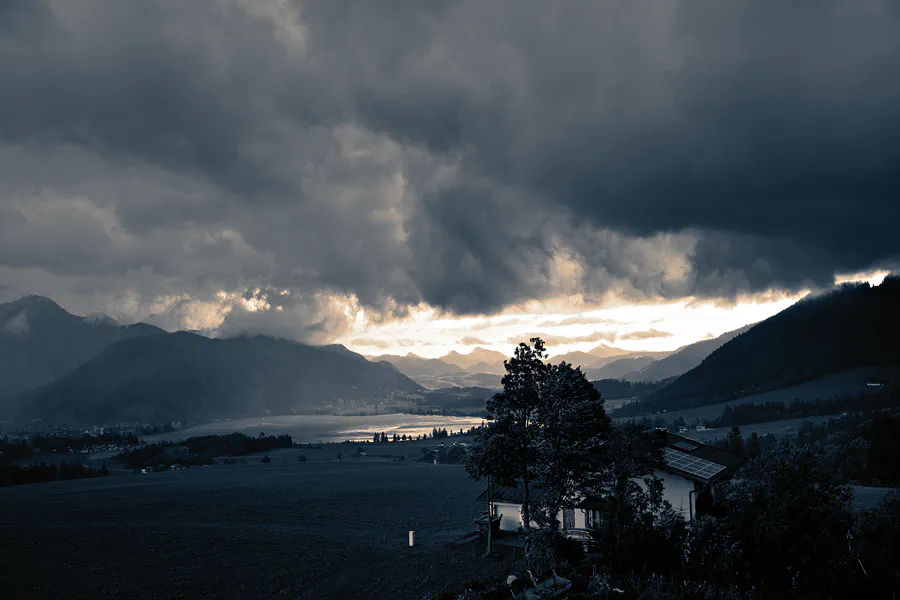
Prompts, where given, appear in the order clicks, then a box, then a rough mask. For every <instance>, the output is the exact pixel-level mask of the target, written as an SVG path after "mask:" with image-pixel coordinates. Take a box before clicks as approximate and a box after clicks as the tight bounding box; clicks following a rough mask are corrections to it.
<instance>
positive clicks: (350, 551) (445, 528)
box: [0, 446, 508, 598]
mask: <svg viewBox="0 0 900 600" xmlns="http://www.w3.org/2000/svg"><path fill="white" fill-rule="evenodd" d="M339 449H340V447H337V446H329V447H326V449H325V450H320V451H315V450H306V449H304V450H284V451H280V452H276V453H270V457H271V458H272V463H270V464H261V463H260V462H259V458H260V457H259V456H249V457H244V458H246V460H247V462H246V463H243V464H235V465H229V466H224V465H223V466H218V465H214V466H210V467H203V468H197V469H189V470H185V471H176V472H164V473H154V474H152V475H132V474H129V475H118V476H110V477H105V478H99V479H88V480H79V481H63V482H54V483H44V484H34V485H26V486H17V487H12V488H4V489H3V490H2V493H0V589H2V590H3V593H4V596H5V597H9V598H20V597H22V598H26V597H27V598H60V597H66V598H71V597H74V598H103V597H113V596H121V597H128V598H195V597H209V598H371V597H382V598H399V597H410V598H420V597H421V595H422V593H424V592H425V591H429V590H443V589H445V588H447V587H452V586H454V585H462V584H464V583H465V582H467V581H470V580H472V579H474V578H478V577H484V576H488V575H491V574H494V573H496V574H505V573H507V572H508V570H507V567H506V566H505V565H503V563H491V562H486V561H484V560H482V559H480V558H474V557H472V556H471V555H468V554H465V553H461V552H457V551H451V550H448V549H445V548H444V547H443V544H444V543H445V542H447V541H449V540H450V539H451V538H453V537H455V536H458V535H461V534H463V533H465V532H466V531H468V530H470V529H471V524H472V519H473V518H474V517H475V516H476V515H477V514H478V513H479V512H480V511H482V510H483V509H484V507H483V506H482V505H481V504H480V503H477V502H475V498H476V496H477V495H478V493H479V492H480V486H479V484H477V483H476V482H473V481H472V480H470V479H469V478H468V477H467V475H466V473H465V471H464V470H463V468H462V467H459V466H453V465H432V464H422V463H415V462H411V461H405V462H390V461H388V460H385V459H372V458H368V459H366V458H363V459H347V458H345V459H344V460H343V461H342V462H338V461H337V460H335V458H334V457H335V455H336V451H337V450H339ZM332 450H334V452H332ZM386 451H388V452H389V451H390V450H387V449H386ZM298 454H305V455H307V457H308V458H309V461H308V462H304V463H300V462H297V455H298ZM344 454H345V455H346V454H348V452H347V451H346V450H345V451H344ZM409 530H415V531H416V539H417V544H418V545H417V546H416V547H415V548H409V547H407V532H408V531H409Z"/></svg>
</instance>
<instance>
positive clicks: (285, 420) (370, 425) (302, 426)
mask: <svg viewBox="0 0 900 600" xmlns="http://www.w3.org/2000/svg"><path fill="white" fill-rule="evenodd" d="M483 422H484V421H483V419H482V418H481V417H444V416H440V415H407V414H390V415H365V416H353V417H344V416H337V415H282V416H274V417H261V418H252V419H233V420H230V421H217V422H215V423H205V424H203V425H199V426H197V427H190V428H188V429H182V430H180V431H173V432H171V433H163V434H159V435H152V436H144V440H146V441H147V442H156V441H163V440H165V441H178V440H183V439H187V438H189V437H193V436H198V435H222V434H227V433H244V434H247V435H251V436H257V435H259V434H260V433H261V432H262V433H265V434H266V435H284V434H288V435H290V436H291V437H292V438H293V439H294V442H303V443H308V442H343V441H345V440H351V441H354V442H358V441H365V440H371V439H372V437H373V436H374V435H375V434H376V433H381V432H384V433H385V435H387V436H388V437H392V436H393V435H394V434H395V433H396V434H397V435H400V436H402V435H404V434H406V436H407V437H409V436H413V437H416V436H419V435H422V434H426V433H427V434H428V435H431V431H432V429H434V428H435V427H437V428H438V429H443V428H446V429H447V431H459V430H460V429H462V430H464V431H465V430H467V429H469V428H470V427H477V426H478V425H481V424H482V423H483Z"/></svg>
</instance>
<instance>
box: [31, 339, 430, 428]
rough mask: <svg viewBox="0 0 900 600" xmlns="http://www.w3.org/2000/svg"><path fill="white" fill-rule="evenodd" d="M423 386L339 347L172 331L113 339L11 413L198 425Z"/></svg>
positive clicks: (364, 398)
mask: <svg viewBox="0 0 900 600" xmlns="http://www.w3.org/2000/svg"><path fill="white" fill-rule="evenodd" d="M422 391H423V388H422V387H421V386H419V385H418V384H416V383H415V382H413V381H412V380H410V379H409V378H407V377H406V376H405V375H403V374H401V373H399V372H398V371H396V370H395V369H393V368H391V367H390V366H389V365H383V364H378V363H372V362H369V361H367V360H366V359H365V358H363V357H362V356H360V355H358V354H355V353H353V352H351V351H349V350H347V349H346V348H343V347H340V348H337V347H334V346H332V347H317V346H308V345H305V344H300V343H296V342H290V341H287V340H280V339H275V338H270V337H265V336H256V337H239V338H231V339H210V338H206V337H203V336H199V335H195V334H192V333H186V332H179V333H172V334H162V335H154V336H145V337H138V338H133V339H128V340H123V341H119V342H115V343H113V344H111V345H109V346H107V347H106V348H105V349H104V350H103V351H101V352H100V353H99V354H98V355H96V356H95V357H93V358H91V359H90V360H88V361H87V362H86V363H84V364H83V365H81V366H79V367H77V368H76V369H75V370H74V371H72V372H71V373H69V374H67V375H64V376H63V377H61V378H59V379H57V380H56V381H54V382H52V383H50V384H48V385H45V386H42V387H40V388H37V389H35V390H31V391H28V392H25V393H23V394H20V395H19V396H18V397H17V398H16V399H15V410H16V416H17V417H18V418H41V419H44V420H46V421H49V422H53V423H63V422H65V423H69V424H74V423H103V422H116V421H118V422H144V423H147V422H152V421H157V422H159V421H169V420H182V421H193V420H198V421H202V420H209V419H214V418H221V417H232V418H237V417H241V416H259V415H265V414H290V413H292V412H297V413H302V412H311V411H315V410H317V409H320V408H323V407H325V406H328V405H333V406H337V405H339V404H340V402H341V400H356V401H362V402H366V401H368V400H371V399H375V398H384V397H388V396H390V395H391V394H393V393H400V394H408V393H409V394H412V393H419V392H422Z"/></svg>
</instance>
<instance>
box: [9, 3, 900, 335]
mask: <svg viewBox="0 0 900 600" xmlns="http://www.w3.org/2000/svg"><path fill="white" fill-rule="evenodd" d="M0 72H2V73H3V76H2V77H0V115H2V116H0V168H2V171H3V172H4V178H3V180H2V181H0V233H2V235H0V273H2V274H3V275H4V277H6V278H8V281H5V282H4V284H5V285H8V286H10V288H11V289H17V290H20V291H35V290H34V289H33V288H34V287H35V286H40V289H39V290H37V291H42V292H44V293H49V294H52V295H56V296H67V295H68V296H69V297H72V298H80V299H81V300H79V301H80V302H82V303H84V304H89V303H91V302H94V300H92V299H93V298H96V297H98V296H100V297H102V296H103V295H104V294H110V293H116V291H120V290H123V289H125V290H129V291H130V292H133V293H135V294H137V295H139V296H141V297H144V296H146V297H150V298H155V297H163V296H165V297H167V298H170V300H171V298H175V297H177V298H182V299H183V298H189V299H191V301H196V300H197V299H203V301H210V302H212V301H214V300H215V298H216V293H217V292H218V290H220V289H225V290H229V291H243V290H247V289H251V290H253V289H257V288H261V289H266V290H269V289H271V290H281V289H288V288H289V289H290V290H291V296H289V298H295V303H294V304H292V305H291V306H284V307H282V310H280V311H275V310H273V311H271V314H269V313H262V312H257V313H247V314H244V312H242V311H240V310H235V311H232V312H230V313H228V315H227V317H226V322H225V323H223V330H224V331H229V332H243V331H249V330H265V331H270V330H275V329H277V328H279V327H286V328H287V329H288V330H289V331H290V332H291V335H294V336H298V337H307V338H314V337H316V336H319V337H321V335H322V334H321V332H322V331H328V330H329V328H332V329H333V330H334V331H337V330H341V328H342V327H345V324H341V323H340V320H341V317H340V314H342V313H340V311H338V312H337V313H336V312H335V309H334V308H333V307H332V306H331V305H329V304H328V302H327V301H326V300H325V299H324V296H322V295H321V294H329V293H333V294H337V295H344V294H353V295H355V296H356V297H358V299H359V301H360V302H361V303H362V304H364V305H366V306H369V307H374V308H376V309H379V310H382V311H385V312H384V314H402V313H403V311H404V310H405V307H407V306H409V305H415V304H417V303H419V302H422V301H424V302H426V303H429V304H431V305H433V306H435V307H438V308H440V309H444V310H448V311H451V312H456V313H490V312H494V311H497V310H500V309H502V308H504V307H506V306H509V305H513V304H517V303H520V302H523V301H526V300H529V299H532V298H546V297H548V296H553V295H556V294H570V293H582V294H585V295H586V296H587V297H588V298H591V297H598V298H599V297H602V296H603V295H604V294H607V293H613V294H616V295H620V296H624V297H630V298H657V297H666V298H672V297H679V296H683V295H691V294H699V295H703V296H713V297H715V296H724V297H733V296H734V295H735V294H737V293H740V292H747V291H755V290H763V289H767V288H770V287H775V288H785V289H795V288H798V287H801V286H806V285H827V284H828V283H830V282H831V281H832V279H833V275H834V273H835V272H836V271H839V272H847V271H855V270H861V269H865V268H869V267H872V266H878V265H882V264H889V263H890V262H891V261H896V259H897V255H898V242H897V236H896V235H895V232H894V231H893V229H895V227H896V225H895V223H896V222H897V220H898V217H900V169H897V165H898V164H900V78H898V77H896V73H897V72H900V8H898V5H897V4H896V3H894V2H892V1H889V0H859V1H855V2H848V1H846V0H826V1H824V2H816V3H813V2H797V3H791V4H790V5H784V4H777V5H776V4H771V3H766V2H752V1H749V0H747V1H740V2H730V3H720V2H690V3H687V2H685V3H681V2H652V3H651V2H634V1H621V2H596V1H575V2H567V3H564V4H561V5H554V6H553V7H552V9H551V8H550V7H549V6H548V5H547V4H546V3H544V2H536V1H531V2H516V3H515V4H512V3H503V2H496V3H494V2H476V1H469V0H457V1H453V2H431V1H427V2H426V1H422V2H415V3H405V4H403V5H402V7H398V6H391V7H387V6H386V5H385V4H384V3H382V2H374V1H371V2H369V1H363V2H359V1H354V2H346V1H343V0H310V1H306V2H290V1H286V0H285V1H278V0H272V1H262V0H259V1H252V0H219V1H215V2H214V1H210V2H188V3H185V2H166V1H159V2H149V3H130V2H128V3H126V2H112V3H110V2H100V1H92V0H84V1H82V2H77V3H75V2H65V1H63V0H29V1H24V0H14V1H13V0H10V1H7V2H3V3H0ZM893 264H896V262H894V263H893ZM26 286H31V288H32V289H31V290H25V289H23V288H25V287H26ZM295 295H296V296H295ZM270 296H271V294H270ZM300 298H302V300H300ZM170 300H167V301H166V302H168V304H166V306H175V305H173V304H172V303H171V301H170ZM180 301H181V300H179V302H180ZM142 302H143V303H146V302H145V301H143V300H141V301H140V302H139V304H140V303H142ZM141 305H142V306H143V304H141ZM179 306H180V305H179ZM123 310H125V309H123ZM276 313H277V314H276ZM372 314H373V315H375V314H376V313H372ZM288 319H294V320H295V321H296V322H295V323H294V324H292V325H287V320H288Z"/></svg>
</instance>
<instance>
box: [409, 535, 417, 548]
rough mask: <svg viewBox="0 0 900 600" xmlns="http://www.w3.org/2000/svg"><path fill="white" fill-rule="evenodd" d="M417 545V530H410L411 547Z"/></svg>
mask: <svg viewBox="0 0 900 600" xmlns="http://www.w3.org/2000/svg"><path fill="white" fill-rule="evenodd" d="M415 545H416V532H415V531H410V532H409V547H410V548H412V547H413V546H415Z"/></svg>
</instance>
